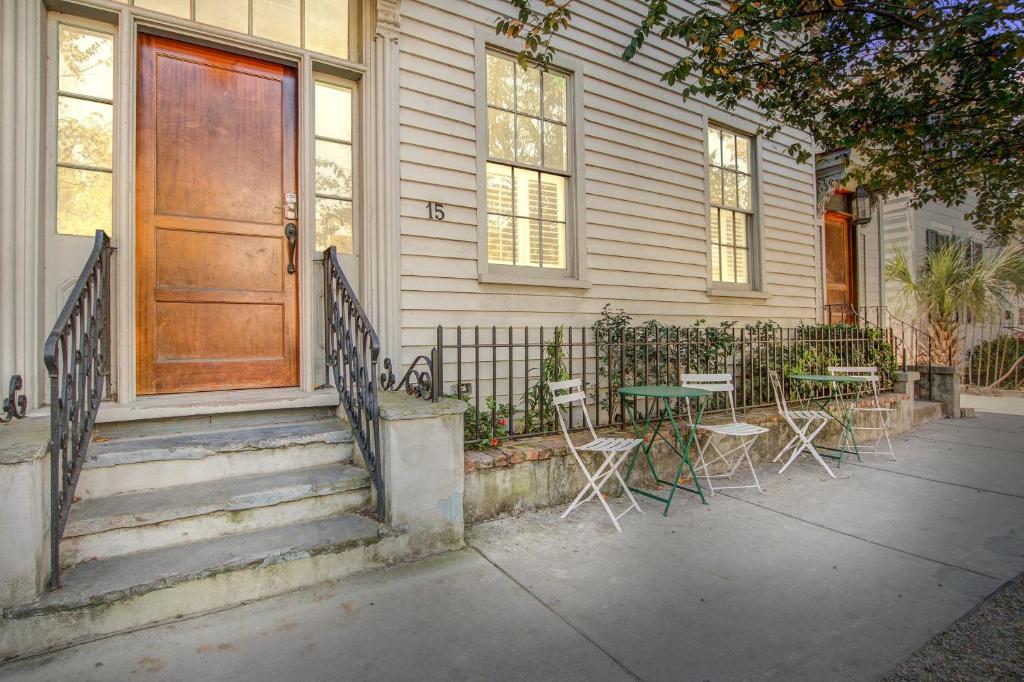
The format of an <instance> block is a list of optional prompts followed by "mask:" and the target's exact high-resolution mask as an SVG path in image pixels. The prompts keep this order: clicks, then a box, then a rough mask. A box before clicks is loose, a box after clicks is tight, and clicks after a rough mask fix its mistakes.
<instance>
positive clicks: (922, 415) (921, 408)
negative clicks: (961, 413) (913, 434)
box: [913, 400, 945, 428]
mask: <svg viewBox="0 0 1024 682" xmlns="http://www.w3.org/2000/svg"><path fill="white" fill-rule="evenodd" d="M944 416H945V415H943V413H942V403H940V402H936V401H934V400H915V401H914V420H913V425H914V428H917V427H918V426H921V425H922V424H927V423H928V422H934V421H938V420H940V419H942V418H943V417H944Z"/></svg>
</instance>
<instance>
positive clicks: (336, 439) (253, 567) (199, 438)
mask: <svg viewBox="0 0 1024 682" xmlns="http://www.w3.org/2000/svg"><path fill="white" fill-rule="evenodd" d="M264 416H265V415H263V414H259V415H256V414H254V415H251V417H252V419H251V420H249V419H246V415H234V416H233V417H232V419H231V420H230V421H222V420H218V419H210V418H205V417H200V418H191V419H184V420H173V419H169V420H164V421H163V422H160V423H138V422H135V423H124V424H105V425H103V428H102V429H101V430H100V431H99V433H98V434H97V438H96V440H95V441H94V442H93V443H92V444H91V445H90V448H89V452H88V460H87V461H86V462H85V463H84V465H83V469H82V473H81V476H80V479H79V483H78V487H77V489H76V501H75V503H74V504H73V505H72V509H71V514H70V516H69V519H68V522H67V526H66V528H65V533H64V536H63V538H62V539H61V565H62V573H61V582H62V587H61V589H59V590H56V591H53V592H46V593H43V594H42V595H41V596H40V597H39V598H37V599H36V600H35V601H33V602H31V603H27V604H22V605H18V606H14V607H11V608H7V609H5V610H4V612H3V614H2V616H0V660H3V659H7V658H12V657H16V656H25V655H31V654H36V653H41V652H45V651H48V650H50V649H53V648H55V647H61V646H66V645H68V644H72V643H76V642H80V641H85V640H89V639H94V638H96V637H101V636H105V635H109V634H112V633H117V632H122V631H126V630H131V629H136V628H139V627H144V626H147V625H151V624H154V623H159V622H163V621H167V620H171V619H175V618H182V617H185V616H190V615H195V614H199V613H204V612H208V611H212V610H216V609H221V608H225V607H229V606H235V605H238V604H242V603H245V602H248V601H252V600H256V599H262V598H265V597H269V596H274V595H278V594H282V593H285V592H289V591H292V590H295V589H299V588H302V587H307V586H311V585H314V584H316V583H319V582H323V581H327V580H335V579H338V578H341V577H344V576H346V575H349V574H351V573H354V572H358V571H362V570H365V569H368V568H373V567H377V566H381V565H384V564H387V563H393V562H395V561H399V560H401V559H403V558H406V555H407V554H408V552H407V551H406V548H405V547H404V543H405V542H406V540H405V538H404V536H403V535H401V534H398V533H394V532H391V531H389V530H388V529H387V527H385V526H382V525H381V524H380V523H378V522H377V521H375V520H373V519H371V518H368V517H367V516H363V515H361V514H360V513H361V512H363V510H365V509H367V508H368V506H369V504H370V482H369V476H368V474H367V473H366V471H365V470H364V469H363V468H361V467H360V466H359V465H358V464H357V463H356V462H354V461H353V449H352V448H353V446H352V434H351V431H350V430H349V428H348V427H347V426H346V425H345V424H343V423H342V422H341V421H340V420H339V419H338V418H337V417H335V416H333V415H330V416H325V415H323V414H322V413H315V414H311V413H310V412H299V413H293V414H290V415H289V417H288V418H285V419H264V418H263V417H264ZM254 424H258V426H256V425H254ZM79 498H80V499H79Z"/></svg>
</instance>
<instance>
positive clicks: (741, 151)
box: [736, 136, 750, 173]
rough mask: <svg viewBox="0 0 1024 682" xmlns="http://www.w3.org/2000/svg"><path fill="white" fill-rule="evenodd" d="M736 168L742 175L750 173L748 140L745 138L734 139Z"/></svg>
mask: <svg viewBox="0 0 1024 682" xmlns="http://www.w3.org/2000/svg"><path fill="white" fill-rule="evenodd" d="M736 167H737V168H738V169H739V170H741V171H743V172H744V173H749V172H750V140H749V139H748V138H746V137H739V136H737V138H736Z"/></svg>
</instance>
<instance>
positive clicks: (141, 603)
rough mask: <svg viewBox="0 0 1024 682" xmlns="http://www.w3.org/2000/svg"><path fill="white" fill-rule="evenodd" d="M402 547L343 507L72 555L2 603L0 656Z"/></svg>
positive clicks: (323, 574) (297, 582) (204, 608)
mask: <svg viewBox="0 0 1024 682" xmlns="http://www.w3.org/2000/svg"><path fill="white" fill-rule="evenodd" d="M402 553H403V547H402V536H389V535H388V534H387V533H386V531H385V529H384V528H383V527H382V526H381V525H380V524H378V523H377V522H376V521H374V520H372V519H368V518H366V517H363V516H359V515H354V514H346V515H342V516H338V517H334V518H330V519H324V520H320V521H312V522H308V523H304V524H293V525H290V526H282V527H279V528H273V529H269V530H264V531H256V532H252V533H243V534H238V535H233V536H227V537H225V538H218V539H215V540H207V541H204V542H196V543H189V544H187V545H178V546H175V547H168V548H163V549H158V550H153V551H150V552H140V553H137V554H133V555H130V556H127V557H118V558H113V559H106V560H102V561H94V562H89V563H85V564H79V565H78V566H75V567H73V568H71V569H69V570H68V571H67V572H66V573H64V574H63V576H62V582H63V587H62V588H61V589H60V590H57V591H55V592H48V593H46V594H44V595H43V596H42V597H41V598H40V599H38V600H37V601H35V602H33V603H31V604H26V605H23V606H19V607H15V608H10V609H7V610H5V611H4V613H3V616H2V620H0V660H4V659H8V658H13V657H21V656H27V655H32V654H38V653H43V652H46V651H49V650H52V649H55V648H58V647H63V646H67V645H69V644H74V643H78V642H82V641H88V640H91V639H95V638H97V637H102V636H105V635H110V634H114V633H118V632H125V631H130V630H133V629H138V628H141V627H145V626H148V625H152V624H155V623H161V622H165V621H169V620H174V619H180V618H183V617H186V616H191V615H196V614H200V613H206V612H210V611H215V610H218V609H222V608H226V607H231V606H237V605H240V604H244V603H247V602H250V601H255V600H258V599H264V598H267V597H272V596H275V595H279V594H284V593H286V592H291V591H293V590H297V589H300V588H303V587H309V586H312V585H315V584H318V583H321V582H326V581H330V580H337V579H339V578H343V577H345V576H347V575H351V574H353V573H357V572H359V571H363V570H366V569H369V568H375V567H378V566H382V565H385V564H388V563H393V562H394V561H396V560H399V559H400V558H401V555H402Z"/></svg>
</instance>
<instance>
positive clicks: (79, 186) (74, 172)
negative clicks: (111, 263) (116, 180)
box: [57, 168, 113, 237]
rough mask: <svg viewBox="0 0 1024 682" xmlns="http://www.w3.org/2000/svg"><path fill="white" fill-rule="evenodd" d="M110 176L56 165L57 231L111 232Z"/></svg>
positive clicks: (90, 233) (86, 235)
mask: <svg viewBox="0 0 1024 682" xmlns="http://www.w3.org/2000/svg"><path fill="white" fill-rule="evenodd" d="M112 178H113V176H112V175H111V174H110V173H104V172H103V171H90V170H79V169H77V168H58V169H57V234H71V235H82V236H85V237H91V236H93V235H94V234H96V231H97V230H103V231H104V232H106V233H107V234H110V226H111V224H112V223H111V215H112V214H111V211H112V209H111V205H112V203H113V202H112V197H113V190H112V186H113V185H112Z"/></svg>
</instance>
